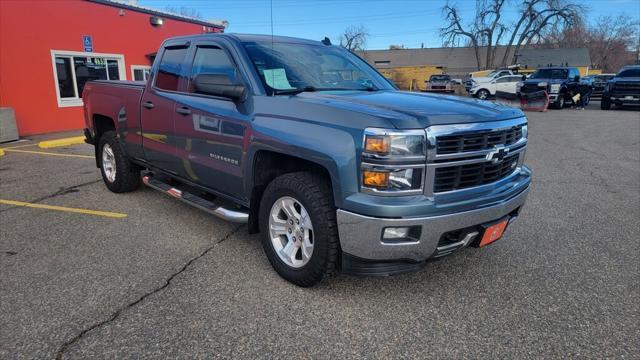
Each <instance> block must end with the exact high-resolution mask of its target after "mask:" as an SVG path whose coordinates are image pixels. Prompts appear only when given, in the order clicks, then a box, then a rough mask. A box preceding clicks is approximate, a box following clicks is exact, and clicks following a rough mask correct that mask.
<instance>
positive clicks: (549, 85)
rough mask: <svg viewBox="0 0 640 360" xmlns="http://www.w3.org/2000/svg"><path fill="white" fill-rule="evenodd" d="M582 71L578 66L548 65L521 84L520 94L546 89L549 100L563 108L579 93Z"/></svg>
mask: <svg viewBox="0 0 640 360" xmlns="http://www.w3.org/2000/svg"><path fill="white" fill-rule="evenodd" d="M579 83H580V71H579V70H578V68H576V67H546V68H540V69H538V70H536V71H535V72H534V73H533V74H531V76H530V77H529V78H528V79H526V80H524V81H523V82H522V84H521V85H520V90H519V92H520V94H524V95H526V94H528V93H536V92H538V91H540V90H544V91H546V92H547V94H548V95H549V102H550V103H551V105H552V106H553V107H555V108H556V109H562V108H563V107H564V106H565V104H567V103H570V102H571V101H572V100H571V98H572V97H573V96H574V95H575V94H577V93H578V92H579V91H580V89H579Z"/></svg>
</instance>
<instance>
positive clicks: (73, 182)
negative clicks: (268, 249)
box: [0, 102, 640, 359]
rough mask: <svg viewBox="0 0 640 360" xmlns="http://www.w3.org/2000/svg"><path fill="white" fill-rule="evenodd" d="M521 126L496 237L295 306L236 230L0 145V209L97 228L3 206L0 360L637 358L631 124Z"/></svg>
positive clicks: (31, 144) (636, 188) (65, 152)
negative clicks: (509, 198) (524, 172)
mask: <svg viewBox="0 0 640 360" xmlns="http://www.w3.org/2000/svg"><path fill="white" fill-rule="evenodd" d="M528 116H529V119H530V130H529V133H530V142H529V149H528V152H527V163H528V164H529V165H530V166H531V168H532V169H533V170H534V174H535V179H534V184H533V187H532V191H531V193H530V196H529V200H528V203H527V205H526V206H525V208H524V211H523V213H522V214H521V216H520V218H519V219H518V221H516V222H515V223H514V224H513V226H511V227H510V228H509V231H508V233H507V234H506V235H505V238H503V239H502V240H500V241H499V242H498V243H496V244H494V245H492V246H490V247H488V248H484V249H481V250H478V249H471V248H470V249H464V250H462V251H461V252H458V253H457V254H455V255H453V256H449V257H447V258H445V259H443V260H440V261H436V262H433V263H430V264H428V265H427V266H426V267H425V268H424V269H423V270H422V271H420V272H418V273H413V274H407V275H400V276H395V277H387V278H368V277H352V276H345V275H341V276H338V277H333V278H330V279H329V280H328V281H325V282H323V283H322V284H321V285H319V286H317V287H314V288H310V289H303V288H298V287H295V286H293V285H291V284H289V283H287V282H285V281H284V280H282V279H280V278H279V277H278V275H277V274H276V273H275V272H274V271H273V270H272V269H271V267H270V265H269V263H268V262H267V260H266V257H265V256H264V255H263V252H262V249H261V247H260V243H259V241H258V237H257V236H255V235H253V236H249V235H247V232H246V228H245V227H244V226H238V225H234V224H230V223H225V222H223V221H221V220H218V219H216V218H213V217H211V216H209V215H207V214H205V213H204V212H201V211H199V210H197V209H194V208H191V207H189V206H187V205H185V204H182V203H180V202H178V201H176V200H175V199H171V198H169V197H166V196H164V195H162V194H160V193H158V192H156V191H154V190H151V189H147V188H141V189H140V190H138V191H136V192H133V193H129V194H113V193H110V192H109V191H108V190H107V189H106V187H105V186H104V185H103V184H102V181H101V178H100V175H99V172H98V170H97V169H96V168H95V165H94V160H93V159H92V153H93V150H92V148H91V147H90V146H89V145H74V146H69V147H63V148H55V149H47V150H43V149H39V148H38V147H37V146H35V144H36V142H37V140H39V139H33V140H32V141H27V142H20V143H15V144H3V147H5V148H9V147H11V146H12V145H13V146H20V147H19V148H14V151H12V150H11V149H7V151H6V153H5V155H4V156H2V157H0V199H2V200H9V201H20V202H27V203H30V204H39V205H52V206H60V207H64V208H65V209H66V208H79V209H86V210H96V211H101V212H104V213H102V214H93V213H86V212H68V211H60V210H61V209H58V208H55V209H51V208H49V209H43V208H32V207H24V206H16V205H15V204H13V205H12V204H10V203H6V202H5V203H0V273H1V274H0V357H2V358H55V357H64V358H85V357H99V358H107V357H109V358H134V357H163V358H165V357H171V358H178V357H179V358H185V357H186V358H193V357H201V358H210V357H224V358H228V357H233V358H247V357H251V358H255V357H259V358H296V359H297V358H340V357H346V358H354V357H375V358H387V357H402V358H406V357H420V358H425V357H436V358H463V357H464V358H488V357H491V358H558V357H586V358H603V357H616V358H635V359H637V358H640V343H639V342H638V339H639V338H640V302H639V301H638V299H639V298H640V256H639V255H640V247H639V246H638V245H639V243H638V239H639V233H640V231H639V230H640V222H639V221H638V219H639V218H640V112H638V111H627V110H616V111H601V110H599V103H597V102H593V103H592V104H590V106H589V107H588V108H587V110H584V111H579V110H571V109H564V110H562V111H558V110H550V111H549V112H547V113H528ZM62 135H68V134H62ZM62 135H61V134H56V135H55V136H58V137H60V136H62ZM74 135H75V134H74ZM15 150H19V151H15ZM43 153H44V154H43ZM51 153H53V154H57V155H52V154H51ZM69 155H75V156H69ZM125 215H126V216H125Z"/></svg>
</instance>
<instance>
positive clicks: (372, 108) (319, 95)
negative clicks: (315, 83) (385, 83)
mask: <svg viewBox="0 0 640 360" xmlns="http://www.w3.org/2000/svg"><path fill="white" fill-rule="evenodd" d="M295 99H296V100H297V101H301V102H311V103H316V104H320V103H321V104H323V105H324V106H327V107H333V108H338V109H341V110H350V111H354V112H359V113H366V114H368V115H372V116H376V117H380V118H384V119H386V120H388V121H389V122H391V123H392V124H393V125H394V126H395V127H396V128H398V129H416V128H425V127H427V126H431V125H444V124H460V123H472V122H484V121H497V120H506V119H513V118H516V117H521V116H524V114H523V113H522V111H520V110H519V109H515V108H510V107H506V106H502V105H498V104H495V103H493V102H489V101H482V100H477V99H471V98H463V97H458V96H453V95H435V94H425V93H415V92H405V91H374V92H363V91H355V92H349V93H344V92H340V93H337V92H313V93H302V94H299V95H298V96H295Z"/></svg>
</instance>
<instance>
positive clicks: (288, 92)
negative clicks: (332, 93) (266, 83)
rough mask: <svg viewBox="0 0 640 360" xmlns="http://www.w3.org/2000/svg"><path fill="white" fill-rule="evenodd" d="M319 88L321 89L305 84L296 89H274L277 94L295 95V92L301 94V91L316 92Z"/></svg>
mask: <svg viewBox="0 0 640 360" xmlns="http://www.w3.org/2000/svg"><path fill="white" fill-rule="evenodd" d="M318 90H320V89H317V88H315V87H313V86H305V87H303V88H296V89H282V90H278V89H274V90H273V93H274V94H275V95H295V94H300V93H301V92H314V91H318ZM323 90H324V89H323Z"/></svg>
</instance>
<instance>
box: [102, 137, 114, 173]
mask: <svg viewBox="0 0 640 360" xmlns="http://www.w3.org/2000/svg"><path fill="white" fill-rule="evenodd" d="M102 170H103V171H104V175H105V177H106V178H107V180H109V182H114V181H116V158H115V156H113V149H112V148H111V145H109V144H104V146H103V147H102Z"/></svg>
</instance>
